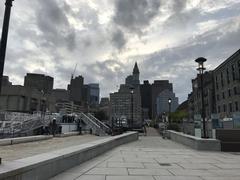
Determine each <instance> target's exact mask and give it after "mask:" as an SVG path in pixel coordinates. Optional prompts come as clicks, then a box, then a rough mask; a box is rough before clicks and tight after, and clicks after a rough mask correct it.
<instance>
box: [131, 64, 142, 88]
mask: <svg viewBox="0 0 240 180" xmlns="http://www.w3.org/2000/svg"><path fill="white" fill-rule="evenodd" d="M139 74H140V72H139V69H138V65H137V62H135V65H134V68H133V75H132V76H133V84H134V85H139V84H140V80H139Z"/></svg>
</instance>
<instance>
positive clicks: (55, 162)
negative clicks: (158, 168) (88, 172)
mask: <svg viewBox="0 0 240 180" xmlns="http://www.w3.org/2000/svg"><path fill="white" fill-rule="evenodd" d="M137 139H138V133H136V132H128V133H125V134H122V135H118V136H112V137H109V138H105V139H101V140H97V141H94V142H90V143H86V144H82V145H78V146H73V147H69V148H65V149H61V150H57V151H53V152H49V153H44V154H40V155H36V156H32V157H28V158H24V159H19V160H15V161H12V162H3V163H2V165H0V179H4V180H19V179H21V180H46V179H49V178H51V177H53V176H55V175H57V174H59V173H61V172H63V171H64V170H67V169H69V168H71V167H74V166H76V165H79V164H81V163H83V162H84V161H87V160H89V159H92V158H94V157H96V156H98V155H100V154H102V153H104V152H106V151H108V150H110V149H112V148H114V147H117V146H119V145H121V144H124V143H128V142H131V141H135V140H137Z"/></svg>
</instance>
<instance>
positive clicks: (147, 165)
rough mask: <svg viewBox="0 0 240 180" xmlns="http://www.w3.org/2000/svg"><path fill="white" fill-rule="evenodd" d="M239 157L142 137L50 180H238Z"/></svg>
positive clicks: (234, 154) (239, 177)
mask: <svg viewBox="0 0 240 180" xmlns="http://www.w3.org/2000/svg"><path fill="white" fill-rule="evenodd" d="M239 179H240V154H237V153H224V152H206V151H196V150H192V149H189V148H187V147H185V146H183V145H180V144H177V143H175V142H172V141H170V140H165V139H162V138H161V137H159V136H142V137H140V138H139V140H138V141H135V142H132V143H129V144H125V145H122V146H119V147H117V148H115V149H113V150H112V151H109V152H107V153H105V154H103V155H101V156H99V157H97V158H94V159H92V160H90V161H88V162H85V163H83V164H81V165H79V166H76V167H74V168H72V169H69V170H67V171H65V172H63V173H62V174H59V175H57V176H55V177H54V178H52V179H51V180H239Z"/></svg>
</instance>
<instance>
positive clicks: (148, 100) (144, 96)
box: [140, 80, 152, 119]
mask: <svg viewBox="0 0 240 180" xmlns="http://www.w3.org/2000/svg"><path fill="white" fill-rule="evenodd" d="M140 92H141V103H142V110H143V115H144V119H152V85H151V84H150V83H149V81H147V80H145V81H143V84H141V85H140Z"/></svg>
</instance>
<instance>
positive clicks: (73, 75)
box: [71, 63, 78, 79]
mask: <svg viewBox="0 0 240 180" xmlns="http://www.w3.org/2000/svg"><path fill="white" fill-rule="evenodd" d="M77 65H78V64H77V63H76V65H75V68H74V70H73V73H72V76H71V79H73V78H74V75H75V72H76V69H77Z"/></svg>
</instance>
